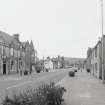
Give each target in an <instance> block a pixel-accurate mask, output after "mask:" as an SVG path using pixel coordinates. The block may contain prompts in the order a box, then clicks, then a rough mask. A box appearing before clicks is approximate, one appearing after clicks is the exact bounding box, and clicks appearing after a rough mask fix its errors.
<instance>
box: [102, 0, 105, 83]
mask: <svg viewBox="0 0 105 105" xmlns="http://www.w3.org/2000/svg"><path fill="white" fill-rule="evenodd" d="M101 25H102V26H101V28H102V82H103V83H105V70H104V63H105V62H104V33H103V0H101Z"/></svg>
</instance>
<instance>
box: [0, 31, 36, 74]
mask: <svg viewBox="0 0 105 105" xmlns="http://www.w3.org/2000/svg"><path fill="white" fill-rule="evenodd" d="M32 44H33V43H32V41H31V43H29V42H28V41H27V42H20V40H19V34H14V35H12V36H11V35H9V34H7V33H5V32H2V31H0V74H1V75H2V74H11V73H20V72H24V71H25V70H28V71H30V70H31V69H30V68H31V67H32V65H34V63H35V62H34V59H35V53H34V46H33V45H32ZM27 57H29V58H30V59H29V58H27ZM30 65H31V66H30Z"/></svg>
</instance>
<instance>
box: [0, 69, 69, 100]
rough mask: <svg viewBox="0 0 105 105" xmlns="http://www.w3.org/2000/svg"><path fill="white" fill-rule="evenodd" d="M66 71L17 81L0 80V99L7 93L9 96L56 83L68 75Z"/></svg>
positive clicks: (45, 73) (44, 73)
mask: <svg viewBox="0 0 105 105" xmlns="http://www.w3.org/2000/svg"><path fill="white" fill-rule="evenodd" d="M68 71H69V69H65V70H57V71H55V72H42V73H37V74H32V75H28V76H24V77H18V78H17V79H16V78H14V77H13V78H12V79H0V98H1V99H2V98H3V97H4V96H5V94H7V93H8V94H9V95H11V94H13V92H17V93H19V92H20V91H23V90H24V89H27V88H37V87H38V86H40V85H41V84H43V83H50V82H55V83H57V82H59V81H60V80H62V79H63V78H64V77H65V76H66V75H67V74H68ZM1 78H2V77H1Z"/></svg>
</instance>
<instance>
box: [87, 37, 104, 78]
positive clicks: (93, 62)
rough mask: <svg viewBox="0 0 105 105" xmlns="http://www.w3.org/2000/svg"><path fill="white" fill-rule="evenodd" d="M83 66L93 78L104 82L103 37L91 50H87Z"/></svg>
mask: <svg viewBox="0 0 105 105" xmlns="http://www.w3.org/2000/svg"><path fill="white" fill-rule="evenodd" d="M85 66H86V69H87V70H89V71H90V73H91V74H92V75H93V76H95V77H96V78H99V79H103V80H105V35H104V36H103V37H102V38H101V39H100V40H99V41H98V42H97V44H96V45H95V46H94V47H93V48H90V47H89V48H88V51H87V59H86V62H85ZM102 67H103V69H102Z"/></svg>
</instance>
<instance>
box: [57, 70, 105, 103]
mask: <svg viewBox="0 0 105 105" xmlns="http://www.w3.org/2000/svg"><path fill="white" fill-rule="evenodd" d="M58 84H59V85H61V86H63V87H65V89H66V90H67V92H66V93H64V96H63V97H64V100H65V101H64V105H105V84H103V83H102V81H101V80H99V79H97V78H95V77H93V76H92V75H90V74H88V73H87V72H85V71H82V72H81V71H78V72H77V73H76V76H75V77H69V76H68V75H67V76H66V77H65V78H64V79H62V80H61V81H60V82H59V83H58Z"/></svg>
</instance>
